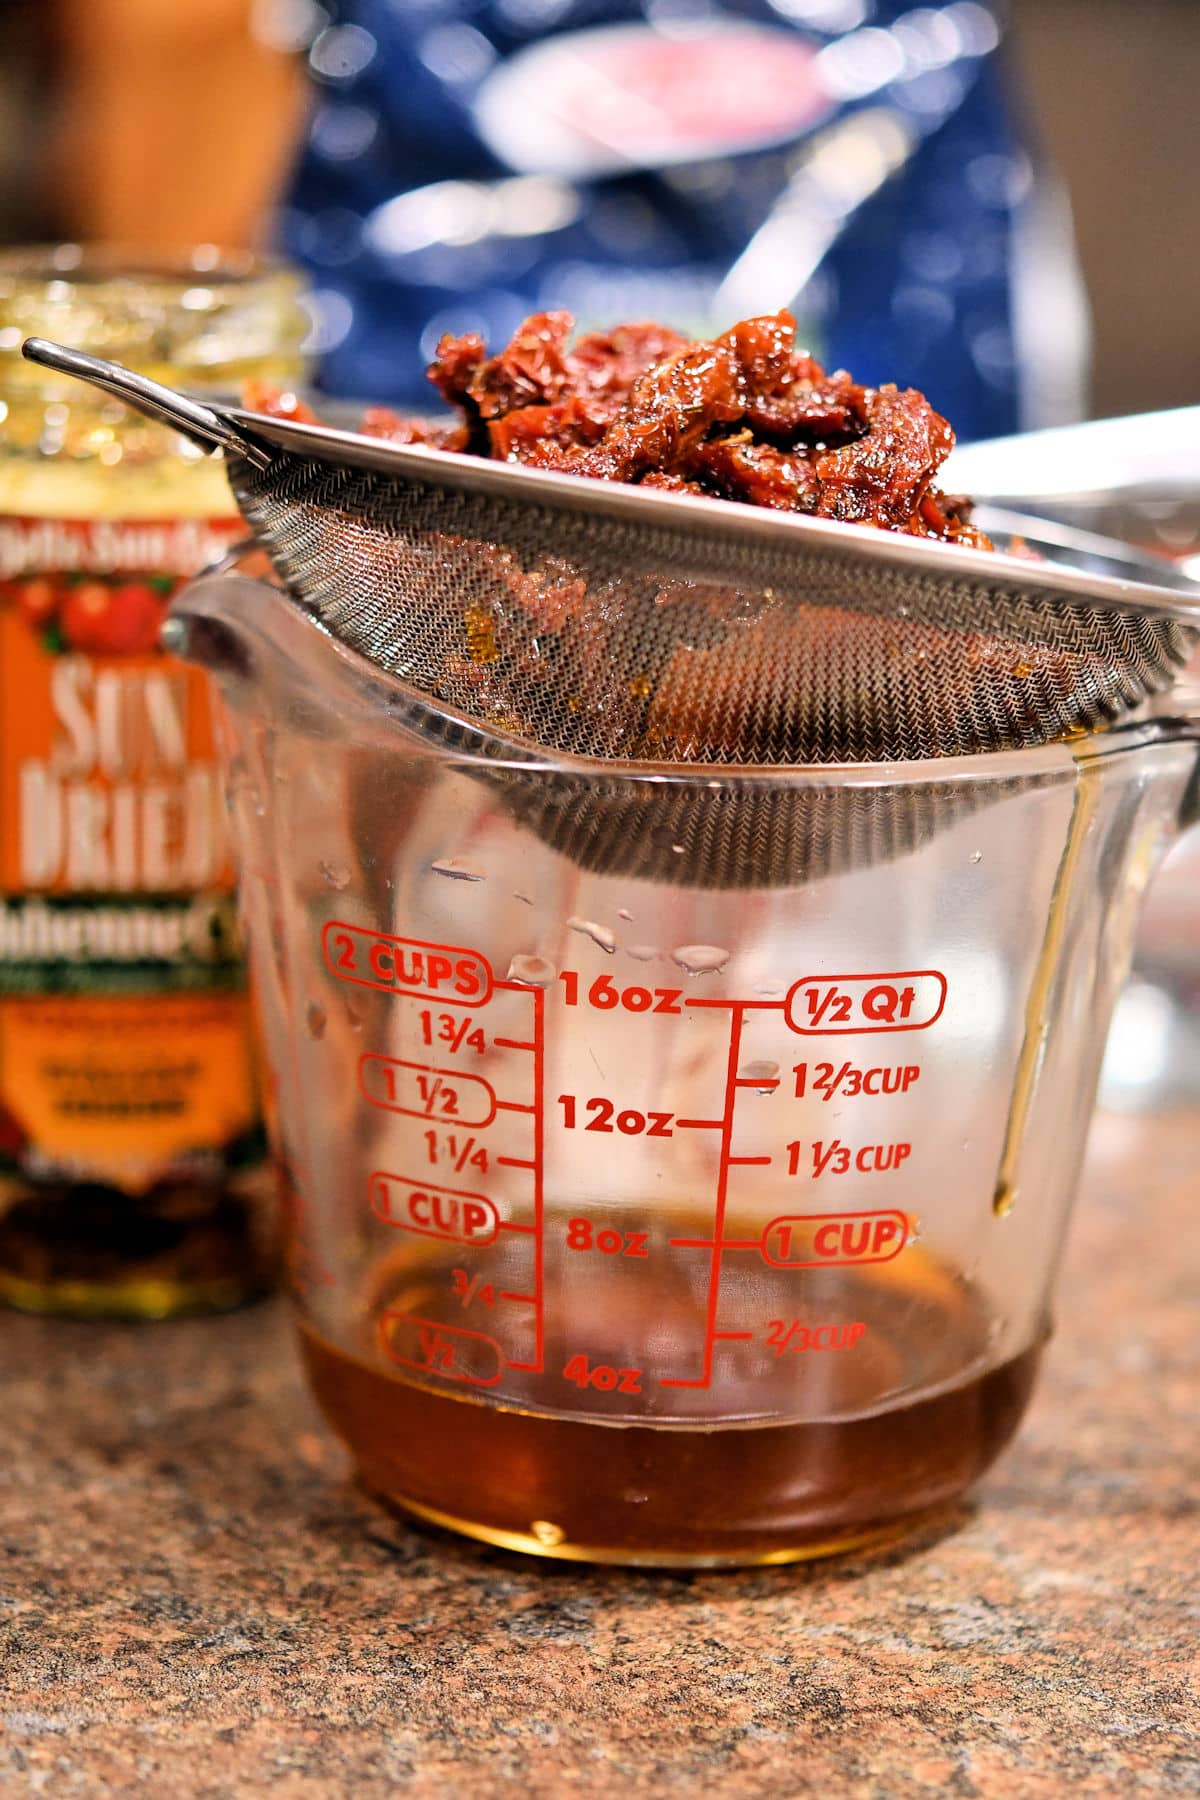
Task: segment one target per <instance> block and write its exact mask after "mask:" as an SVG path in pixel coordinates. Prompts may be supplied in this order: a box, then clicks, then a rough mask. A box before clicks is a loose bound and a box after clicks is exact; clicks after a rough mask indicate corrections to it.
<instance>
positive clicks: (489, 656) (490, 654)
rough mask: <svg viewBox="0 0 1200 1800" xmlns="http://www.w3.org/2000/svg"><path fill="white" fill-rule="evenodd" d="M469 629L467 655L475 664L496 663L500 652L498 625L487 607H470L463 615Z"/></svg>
mask: <svg viewBox="0 0 1200 1800" xmlns="http://www.w3.org/2000/svg"><path fill="white" fill-rule="evenodd" d="M463 623H464V625H465V626H466V628H467V655H468V656H469V657H470V659H471V661H472V662H473V663H494V662H496V661H498V660H499V656H500V650H499V647H498V645H497V643H496V623H495V620H494V619H493V618H492V615H491V613H490V612H489V611H488V609H487V607H486V606H479V605H472V606H468V607H467V609H466V611H465V612H464V614H463Z"/></svg>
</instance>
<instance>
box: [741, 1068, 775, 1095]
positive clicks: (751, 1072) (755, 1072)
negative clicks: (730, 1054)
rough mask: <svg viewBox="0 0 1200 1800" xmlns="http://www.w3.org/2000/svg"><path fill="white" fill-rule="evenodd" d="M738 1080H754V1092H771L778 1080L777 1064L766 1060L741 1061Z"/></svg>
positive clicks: (773, 1090)
mask: <svg viewBox="0 0 1200 1800" xmlns="http://www.w3.org/2000/svg"><path fill="white" fill-rule="evenodd" d="M738 1080H739V1081H752V1082H754V1083H755V1089H754V1091H755V1093H756V1094H773V1093H774V1092H775V1088H776V1085H777V1084H778V1081H779V1064H778V1063H777V1062H766V1061H763V1062H748V1063H743V1064H742V1066H741V1068H740V1069H739V1070H738Z"/></svg>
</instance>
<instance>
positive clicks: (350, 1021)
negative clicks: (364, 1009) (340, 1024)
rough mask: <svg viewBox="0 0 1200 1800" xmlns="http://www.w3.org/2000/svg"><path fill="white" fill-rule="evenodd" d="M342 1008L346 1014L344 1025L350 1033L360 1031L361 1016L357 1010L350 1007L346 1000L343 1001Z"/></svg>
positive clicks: (361, 1024) (354, 1007) (361, 1025)
mask: <svg viewBox="0 0 1200 1800" xmlns="http://www.w3.org/2000/svg"><path fill="white" fill-rule="evenodd" d="M342 1006H343V1008H344V1010H345V1014H346V1023H347V1025H348V1026H349V1027H350V1029H351V1031H361V1030H362V1028H363V1022H362V1014H361V1013H360V1012H359V1010H358V1008H357V1007H356V1006H351V1004H350V1002H349V1001H348V1000H343V1002H342Z"/></svg>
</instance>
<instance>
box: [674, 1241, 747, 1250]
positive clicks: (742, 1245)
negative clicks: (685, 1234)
mask: <svg viewBox="0 0 1200 1800" xmlns="http://www.w3.org/2000/svg"><path fill="white" fill-rule="evenodd" d="M667 1242H668V1244H670V1245H671V1246H672V1247H673V1248H674V1249H676V1250H714V1249H717V1250H761V1249H762V1240H761V1239H760V1238H722V1239H721V1241H720V1243H719V1244H718V1243H717V1240H716V1239H715V1238H668V1239H667Z"/></svg>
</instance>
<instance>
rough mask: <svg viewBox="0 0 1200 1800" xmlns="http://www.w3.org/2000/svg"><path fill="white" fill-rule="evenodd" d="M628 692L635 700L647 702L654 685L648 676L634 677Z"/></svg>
mask: <svg viewBox="0 0 1200 1800" xmlns="http://www.w3.org/2000/svg"><path fill="white" fill-rule="evenodd" d="M629 692H630V693H631V694H632V695H633V697H634V699H635V700H648V699H649V698H650V695H651V694H652V693H653V692H654V684H653V682H652V681H651V680H650V677H649V676H648V675H635V676H634V678H633V680H632V681H631V682H630V684H629Z"/></svg>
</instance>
